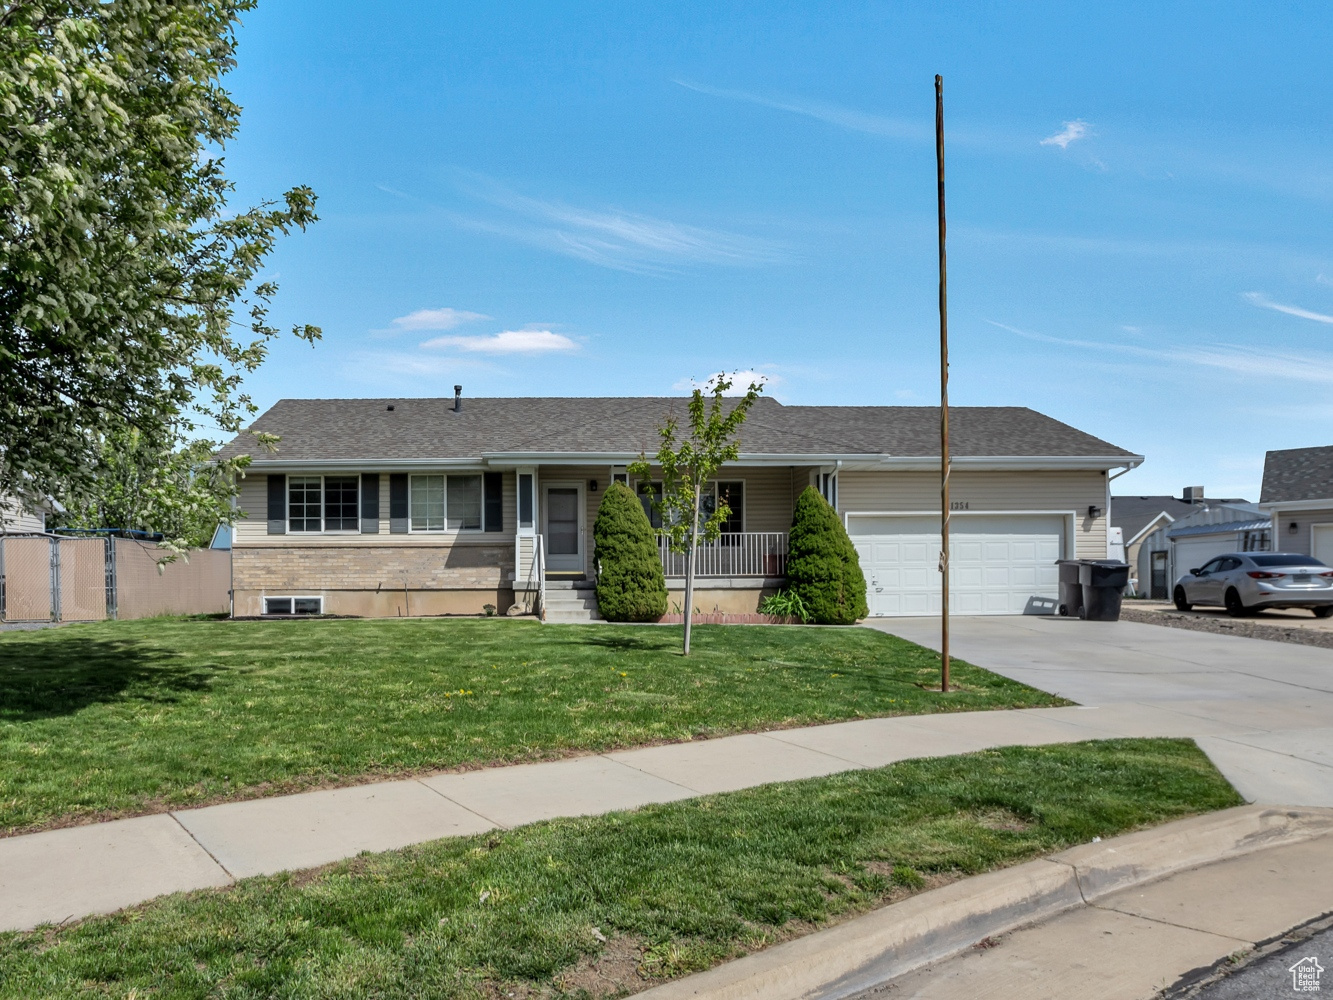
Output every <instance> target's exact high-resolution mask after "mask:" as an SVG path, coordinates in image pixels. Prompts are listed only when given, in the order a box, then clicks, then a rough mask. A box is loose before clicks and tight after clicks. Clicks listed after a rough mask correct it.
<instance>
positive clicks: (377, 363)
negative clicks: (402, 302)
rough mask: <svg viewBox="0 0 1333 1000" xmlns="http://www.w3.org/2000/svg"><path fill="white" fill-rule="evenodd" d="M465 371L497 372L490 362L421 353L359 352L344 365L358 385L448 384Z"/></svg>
mask: <svg viewBox="0 0 1333 1000" xmlns="http://www.w3.org/2000/svg"><path fill="white" fill-rule="evenodd" d="M464 371H471V372H493V371H495V365H494V364H493V363H492V362H490V361H483V360H474V359H471V358H459V357H441V356H440V355H431V354H424V353H420V352H417V353H413V352H410V351H357V352H355V353H353V354H351V355H349V356H348V358H347V362H346V364H345V365H344V366H343V374H344V375H345V376H346V377H347V378H348V379H350V380H353V381H356V382H360V381H370V382H391V381H394V380H397V379H404V378H405V379H410V380H417V379H424V380H428V381H429V382H433V381H434V380H436V379H441V380H443V382H442V383H441V384H444V382H447V381H448V379H449V378H451V377H453V376H456V375H458V374H459V373H460V372H464Z"/></svg>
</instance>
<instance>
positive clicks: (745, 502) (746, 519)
mask: <svg viewBox="0 0 1333 1000" xmlns="http://www.w3.org/2000/svg"><path fill="white" fill-rule="evenodd" d="M718 483H740V484H741V509H740V511H739V513H740V515H741V530H740V531H724V532H722V534H724V535H743V534H745V532H746V531H747V530H748V529H747V527H746V525H748V524H749V523H750V516H749V511H748V510H747V509H746V508H747V507H748V506H749V504H750V484H749V483H748V482H746V480H745V479H744V478H743V477H740V476H733V477H730V478H728V479H714V480H712V481H710V482H709V484H708V485H709V486H711V487H712V488H713V503H715V504H716V503H717V485H718ZM715 509H716V508H715ZM732 513H733V514H735V513H737V511H735V510H733V511H732Z"/></svg>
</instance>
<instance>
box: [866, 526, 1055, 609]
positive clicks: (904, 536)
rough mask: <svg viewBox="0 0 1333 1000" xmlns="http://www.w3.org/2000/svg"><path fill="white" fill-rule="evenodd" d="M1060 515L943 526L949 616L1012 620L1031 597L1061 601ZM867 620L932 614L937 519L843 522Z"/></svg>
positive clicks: (936, 602)
mask: <svg viewBox="0 0 1333 1000" xmlns="http://www.w3.org/2000/svg"><path fill="white" fill-rule="evenodd" d="M1064 526H1065V518H1064V517H1063V515H1060V514H977V515H955V516H954V517H952V518H950V520H949V560H950V573H949V610H950V611H951V612H952V613H954V614H960V615H1018V614H1022V613H1023V611H1024V610H1025V609H1026V608H1027V607H1028V603H1029V601H1030V600H1031V599H1032V598H1034V597H1039V598H1048V599H1051V600H1054V599H1056V598H1057V597H1058V596H1059V591H1060V587H1059V574H1058V571H1057V569H1056V565H1055V561H1056V560H1057V559H1060V558H1062V557H1063V556H1064V531H1065V527H1064ZM847 527H848V531H849V533H850V534H851V536H852V543H853V544H854V545H855V546H856V550H857V552H858V554H859V555H860V557H861V569H862V571H863V572H864V573H865V577H866V589H867V599H868V603H869V604H870V614H871V615H872V616H877V617H878V616H887V617H894V616H901V615H928V614H938V613H939V611H940V605H941V600H940V574H939V557H940V521H939V518H938V517H881V516H873V517H869V516H868V517H858V516H857V515H855V514H853V515H851V517H849V518H848V522H847Z"/></svg>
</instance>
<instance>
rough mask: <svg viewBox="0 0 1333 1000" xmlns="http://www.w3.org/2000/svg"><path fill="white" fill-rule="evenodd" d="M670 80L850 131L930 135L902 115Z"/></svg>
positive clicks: (912, 136)
mask: <svg viewBox="0 0 1333 1000" xmlns="http://www.w3.org/2000/svg"><path fill="white" fill-rule="evenodd" d="M671 82H672V83H674V84H676V85H677V86H680V87H684V88H685V89H686V90H693V91H695V92H696V93H699V94H707V95H708V96H709V97H721V98H723V99H725V100H728V101H743V102H745V103H747V104H758V105H760V106H761V107H765V108H775V109H777V110H778V111H788V112H790V113H792V114H794V115H804V116H805V117H807V118H814V119H816V120H817V121H821V122H826V123H827V124H829V125H836V126H838V127H839V128H845V129H850V130H851V131H853V132H864V133H866V134H867V135H879V136H885V137H887V138H890V139H923V138H928V137H929V135H930V131H929V128H928V127H927V126H926V124H925V123H924V121H922V122H914V121H909V120H907V119H904V118H890V117H887V116H885V115H874V114H870V113H868V112H865V111H857V110H856V109H854V108H845V107H842V106H841V105H838V104H829V103H827V102H824V101H811V100H806V99H805V98H800V97H775V96H768V95H765V94H756V93H752V92H751V91H748V90H725V89H723V88H721V87H710V86H708V85H707V84H703V83H694V82H693V81H691V80H672V81H671Z"/></svg>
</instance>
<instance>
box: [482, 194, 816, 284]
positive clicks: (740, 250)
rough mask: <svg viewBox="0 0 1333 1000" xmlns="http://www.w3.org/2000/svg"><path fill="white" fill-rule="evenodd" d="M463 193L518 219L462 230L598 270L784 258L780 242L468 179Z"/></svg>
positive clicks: (751, 262)
mask: <svg viewBox="0 0 1333 1000" xmlns="http://www.w3.org/2000/svg"><path fill="white" fill-rule="evenodd" d="M469 181H470V182H469V183H467V184H465V185H463V187H464V190H465V191H466V192H467V193H468V194H471V195H472V196H473V197H475V198H478V199H479V200H482V201H485V202H488V203H489V204H491V205H493V206H495V207H496V208H500V209H503V210H505V211H507V212H509V213H510V214H511V216H513V217H517V218H516V219H514V218H511V219H508V220H502V221H494V220H484V219H462V220H459V221H460V224H462V225H464V226H467V227H469V228H473V229H480V230H483V231H485V232H492V233H496V234H498V235H501V236H508V237H510V238H513V239H518V240H521V241H523V242H525V243H530V244H533V245H535V246H540V247H543V248H545V249H547V250H552V251H554V252H556V253H560V254H564V255H566V256H569V257H577V258H579V259H580V260H586V261H588V262H589V263H592V264H597V265H600V266H602V267H609V268H614V269H615V270H620V271H632V272H637V273H664V272H669V271H672V270H675V269H677V268H679V267H682V266H689V265H702V264H713V265H722V266H731V267H749V266H754V265H759V264H769V263H775V262H778V261H782V260H786V259H788V258H789V256H790V253H789V250H788V249H787V248H786V247H785V246H783V245H782V244H780V243H778V242H776V241H773V240H767V239H762V238H760V237H755V236H745V235H741V234H738V233H729V232H725V231H723V230H718V229H706V228H703V227H701V226H691V225H686V224H683V223H678V222H670V221H668V220H666V219H658V218H654V217H652V216H650V215H641V214H638V213H634V212H625V211H620V210H616V209H588V208H578V207H575V206H573V205H568V204H566V203H564V202H560V201H544V200H542V199H539V198H531V197H528V196H526V195H521V194H518V193H517V192H515V191H512V190H510V189H508V188H506V187H504V186H503V185H500V184H497V183H496V182H494V181H491V180H490V179H488V178H482V177H476V176H473V177H471V178H470V179H469Z"/></svg>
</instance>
